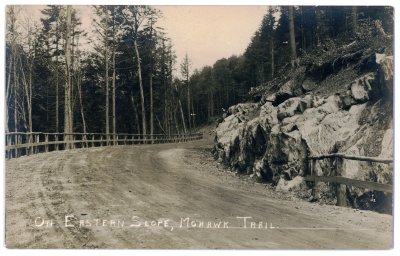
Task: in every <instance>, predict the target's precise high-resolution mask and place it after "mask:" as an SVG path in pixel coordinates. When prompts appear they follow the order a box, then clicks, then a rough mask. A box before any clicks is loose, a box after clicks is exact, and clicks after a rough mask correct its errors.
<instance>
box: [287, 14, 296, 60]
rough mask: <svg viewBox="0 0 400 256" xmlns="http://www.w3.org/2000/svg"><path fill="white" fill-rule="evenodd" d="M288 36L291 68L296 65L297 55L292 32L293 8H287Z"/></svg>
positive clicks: (293, 32)
mask: <svg viewBox="0 0 400 256" xmlns="http://www.w3.org/2000/svg"><path fill="white" fill-rule="evenodd" d="M288 9H289V36H290V52H291V64H292V67H294V66H295V65H296V60H297V53H296V39H295V31H294V15H293V9H294V8H293V6H289V7H288Z"/></svg>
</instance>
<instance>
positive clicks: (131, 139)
mask: <svg viewBox="0 0 400 256" xmlns="http://www.w3.org/2000/svg"><path fill="white" fill-rule="evenodd" d="M202 138H203V134H202V133H193V134H147V135H143V134H127V133H119V134H111V133H110V134H105V133H71V134H67V133H42V132H32V133H26V132H10V133H6V147H5V148H6V157H7V158H14V157H19V156H23V155H32V154H37V153H40V152H49V151H57V150H63V149H74V148H88V147H101V146H114V145H132V144H160V143H179V142H186V141H192V140H199V139H202Z"/></svg>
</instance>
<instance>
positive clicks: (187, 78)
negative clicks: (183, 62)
mask: <svg viewBox="0 0 400 256" xmlns="http://www.w3.org/2000/svg"><path fill="white" fill-rule="evenodd" d="M186 83H187V109H188V125H189V127H188V128H189V133H191V123H190V119H191V118H190V114H191V113H190V86H189V75H188V74H187V76H186ZM185 133H186V132H185Z"/></svg>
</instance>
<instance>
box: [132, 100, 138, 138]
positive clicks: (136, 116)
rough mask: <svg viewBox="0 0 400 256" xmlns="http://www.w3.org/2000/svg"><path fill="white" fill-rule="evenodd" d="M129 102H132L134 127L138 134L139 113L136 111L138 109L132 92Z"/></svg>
mask: <svg viewBox="0 0 400 256" xmlns="http://www.w3.org/2000/svg"><path fill="white" fill-rule="evenodd" d="M131 102H132V107H133V111H134V112H135V118H136V129H137V132H138V134H140V121H139V113H138V110H137V107H136V103H135V97H133V94H132V95H131Z"/></svg>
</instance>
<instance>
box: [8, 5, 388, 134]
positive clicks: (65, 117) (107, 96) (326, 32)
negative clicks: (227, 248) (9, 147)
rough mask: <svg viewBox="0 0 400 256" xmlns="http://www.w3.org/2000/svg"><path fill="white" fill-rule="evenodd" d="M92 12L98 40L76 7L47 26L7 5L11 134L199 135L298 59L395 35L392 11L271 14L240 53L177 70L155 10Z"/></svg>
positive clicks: (46, 12)
mask: <svg viewBox="0 0 400 256" xmlns="http://www.w3.org/2000/svg"><path fill="white" fill-rule="evenodd" d="M193 8H196V7H193ZM91 9H92V11H93V14H94V19H93V24H92V26H91V29H92V30H93V31H90V32H91V33H92V34H94V35H95V36H94V37H88V32H89V31H85V30H84V29H82V26H81V21H80V19H79V17H78V16H77V14H76V10H74V8H73V6H58V5H49V6H46V7H45V8H43V9H42V10H41V13H42V18H41V19H40V22H39V23H33V22H29V21H20V20H18V17H19V16H18V7H17V6H8V7H7V9H6V11H7V15H6V17H7V24H6V25H7V26H6V86H5V91H6V93H5V97H6V105H7V107H6V132H55V133H58V132H64V133H73V132H81V133H89V132H91V133H95V132H98V133H106V134H116V133H131V134H187V133H192V132H193V131H196V129H198V127H200V126H201V125H204V124H207V123H211V122H213V121H214V120H215V119H217V118H219V117H220V116H221V115H222V114H223V113H224V111H225V109H227V108H228V107H229V106H231V105H234V104H237V103H239V102H244V101H251V100H252V99H251V97H250V96H249V91H251V88H254V87H257V86H260V85H267V86H269V85H271V84H273V81H274V79H275V78H276V77H277V76H284V75H285V73H284V72H286V71H287V70H288V67H289V69H296V67H297V66H298V65H299V64H300V63H299V60H300V57H302V59H307V57H308V60H309V61H313V62H315V61H318V60H317V59H315V58H313V56H316V55H315V54H314V53H315V52H318V51H325V52H326V51H331V50H332V51H334V50H335V46H336V45H338V44H339V43H338V42H340V44H343V41H348V42H351V41H352V40H354V38H358V37H360V36H362V35H364V34H365V33H363V31H365V30H368V29H369V28H370V27H372V26H374V28H378V29H380V30H381V31H382V33H387V34H393V31H392V29H393V13H392V12H393V9H392V8H391V7H361V6H358V7H355V6H354V7H340V6H335V7H329V6H318V7H316V6H279V7H278V6H269V7H266V13H265V15H264V17H263V20H262V22H261V24H260V26H259V29H258V30H257V31H255V32H254V35H253V37H252V38H251V42H250V44H249V45H248V47H247V49H246V50H245V51H244V53H243V54H242V55H238V56H236V55H233V56H231V57H228V58H223V59H220V60H218V61H216V62H215V63H214V64H213V65H212V66H206V67H203V68H202V69H200V70H192V63H191V59H190V52H188V53H187V55H186V56H185V58H184V59H183V61H182V62H181V63H177V61H176V56H175V53H174V49H173V46H172V45H173V42H172V41H171V39H170V38H169V37H168V35H167V34H166V33H165V32H164V28H163V27H162V24H161V22H160V18H161V17H162V13H161V12H160V11H159V10H157V9H156V8H154V7H151V6H134V5H130V6H117V5H107V6H92V7H91ZM22 23H23V25H21V24H22ZM22 26H23V29H24V30H25V32H24V33H22V32H21V29H22ZM227 40H229V39H227ZM82 41H86V42H88V44H89V45H90V47H91V48H90V47H82V44H80V42H82ZM271 86H272V85H271Z"/></svg>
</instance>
